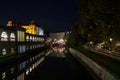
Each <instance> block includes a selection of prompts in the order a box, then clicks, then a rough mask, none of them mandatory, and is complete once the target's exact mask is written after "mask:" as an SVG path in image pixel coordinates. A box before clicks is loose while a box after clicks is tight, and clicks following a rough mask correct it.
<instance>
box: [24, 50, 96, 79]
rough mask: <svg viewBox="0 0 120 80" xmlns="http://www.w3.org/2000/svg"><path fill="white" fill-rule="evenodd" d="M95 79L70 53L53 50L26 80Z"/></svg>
mask: <svg viewBox="0 0 120 80" xmlns="http://www.w3.org/2000/svg"><path fill="white" fill-rule="evenodd" d="M63 79H66V80H69V79H70V80H94V79H93V77H92V76H91V75H90V74H89V73H88V71H87V70H86V69H85V68H84V66H82V65H81V64H80V63H79V62H78V61H77V60H76V59H75V58H73V56H71V55H70V54H66V55H64V54H63V53H61V52H60V53H59V52H52V53H50V54H49V55H48V56H46V57H45V59H44V61H43V62H42V63H41V64H40V65H39V66H38V67H37V68H36V69H35V70H34V71H33V72H32V73H31V74H30V75H29V77H27V78H26V80H63Z"/></svg>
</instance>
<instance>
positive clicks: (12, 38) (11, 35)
mask: <svg viewBox="0 0 120 80" xmlns="http://www.w3.org/2000/svg"><path fill="white" fill-rule="evenodd" d="M10 41H15V34H14V33H11V34H10Z"/></svg>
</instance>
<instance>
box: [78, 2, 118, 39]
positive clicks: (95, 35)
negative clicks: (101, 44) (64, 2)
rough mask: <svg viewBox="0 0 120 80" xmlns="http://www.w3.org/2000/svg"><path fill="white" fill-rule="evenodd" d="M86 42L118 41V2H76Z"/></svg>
mask: <svg viewBox="0 0 120 80" xmlns="http://www.w3.org/2000/svg"><path fill="white" fill-rule="evenodd" d="M77 2H78V3H79V5H80V8H79V13H80V18H81V19H80V22H79V23H80V25H81V27H82V29H84V31H85V32H84V34H85V35H87V37H86V38H87V39H88V41H104V40H108V39H109V38H110V37H112V38H114V39H116V40H120V37H119V35H120V31H119V30H120V22H119V20H120V0H77Z"/></svg>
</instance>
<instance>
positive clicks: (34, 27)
mask: <svg viewBox="0 0 120 80" xmlns="http://www.w3.org/2000/svg"><path fill="white" fill-rule="evenodd" d="M7 26H9V27H10V26H21V27H22V28H25V29H26V33H29V34H35V35H44V29H42V28H41V27H40V26H39V25H38V24H36V23H35V22H34V21H31V22H24V23H23V22H19V23H18V22H13V21H8V23H7Z"/></svg>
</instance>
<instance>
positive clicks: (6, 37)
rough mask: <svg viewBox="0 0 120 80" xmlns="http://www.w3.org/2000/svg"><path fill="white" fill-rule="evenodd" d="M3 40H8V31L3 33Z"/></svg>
mask: <svg viewBox="0 0 120 80" xmlns="http://www.w3.org/2000/svg"><path fill="white" fill-rule="evenodd" d="M1 41H8V35H7V33H6V32H2V33H1Z"/></svg>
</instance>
